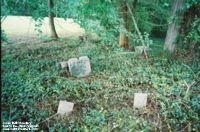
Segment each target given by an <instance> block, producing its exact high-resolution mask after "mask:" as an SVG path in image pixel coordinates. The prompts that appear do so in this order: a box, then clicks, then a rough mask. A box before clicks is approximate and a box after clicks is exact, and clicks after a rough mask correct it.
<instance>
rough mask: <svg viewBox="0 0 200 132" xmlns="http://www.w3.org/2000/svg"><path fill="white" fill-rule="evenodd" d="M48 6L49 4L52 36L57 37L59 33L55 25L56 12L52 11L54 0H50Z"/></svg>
mask: <svg viewBox="0 0 200 132" xmlns="http://www.w3.org/2000/svg"><path fill="white" fill-rule="evenodd" d="M48 6H49V26H50V32H51V37H52V38H56V39H57V38H58V35H57V33H56V29H55V25H54V14H53V12H52V9H53V0H48Z"/></svg>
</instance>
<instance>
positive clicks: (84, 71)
mask: <svg viewBox="0 0 200 132" xmlns="http://www.w3.org/2000/svg"><path fill="white" fill-rule="evenodd" d="M68 67H69V72H70V74H71V75H72V76H75V77H85V76H88V75H89V74H90V72H91V66H90V59H89V58H88V57H87V56H82V57H79V59H77V58H71V59H69V60H68Z"/></svg>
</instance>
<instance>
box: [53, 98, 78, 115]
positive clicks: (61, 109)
mask: <svg viewBox="0 0 200 132" xmlns="http://www.w3.org/2000/svg"><path fill="white" fill-rule="evenodd" d="M73 107H74V103H71V102H67V101H60V102H59V106H58V111H57V113H58V114H61V115H63V114H69V113H70V112H72V110H73Z"/></svg>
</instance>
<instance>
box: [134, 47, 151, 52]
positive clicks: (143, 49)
mask: <svg viewBox="0 0 200 132" xmlns="http://www.w3.org/2000/svg"><path fill="white" fill-rule="evenodd" d="M149 50H150V48H149V47H147V46H136V47H135V52H136V53H137V54H143V53H144V51H145V52H147V51H149Z"/></svg>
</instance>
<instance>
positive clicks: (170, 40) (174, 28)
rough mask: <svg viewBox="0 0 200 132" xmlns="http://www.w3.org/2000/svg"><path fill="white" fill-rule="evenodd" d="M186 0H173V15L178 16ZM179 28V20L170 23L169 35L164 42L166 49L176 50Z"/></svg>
mask: <svg viewBox="0 0 200 132" xmlns="http://www.w3.org/2000/svg"><path fill="white" fill-rule="evenodd" d="M183 4H184V0H173V5H172V12H171V13H172V16H173V17H175V18H177V17H178V12H179V11H180V9H181V8H182V7H183ZM179 29H180V25H179V24H178V23H177V21H173V22H172V23H170V24H169V25H168V30H167V35H166V38H165V44H164V50H168V51H170V52H171V53H173V52H174V50H175V43H176V38H177V36H178V35H179Z"/></svg>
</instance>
